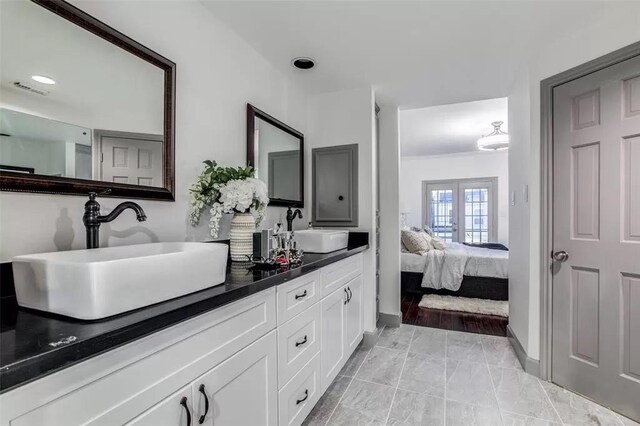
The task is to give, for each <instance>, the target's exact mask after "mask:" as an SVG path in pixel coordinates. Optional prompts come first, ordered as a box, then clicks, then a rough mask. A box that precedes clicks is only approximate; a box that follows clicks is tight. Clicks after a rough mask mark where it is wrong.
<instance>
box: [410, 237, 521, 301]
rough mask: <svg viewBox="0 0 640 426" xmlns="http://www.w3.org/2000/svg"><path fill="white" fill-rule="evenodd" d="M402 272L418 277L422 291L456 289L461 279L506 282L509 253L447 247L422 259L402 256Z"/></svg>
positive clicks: (432, 251) (415, 255)
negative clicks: (467, 277) (503, 280)
mask: <svg viewBox="0 0 640 426" xmlns="http://www.w3.org/2000/svg"><path fill="white" fill-rule="evenodd" d="M401 258H402V271H405V272H418V273H422V274H423V277H422V287H429V288H436V289H440V288H445V289H448V290H452V291H457V290H458V289H460V284H461V283H462V277H463V275H467V276H472V277H489V278H508V263H509V252H508V251H503V250H491V249H486V248H480V247H470V246H466V245H464V244H460V243H448V244H447V248H446V249H445V250H430V251H428V252H427V253H425V254H424V255H419V254H412V253H402V256H401Z"/></svg>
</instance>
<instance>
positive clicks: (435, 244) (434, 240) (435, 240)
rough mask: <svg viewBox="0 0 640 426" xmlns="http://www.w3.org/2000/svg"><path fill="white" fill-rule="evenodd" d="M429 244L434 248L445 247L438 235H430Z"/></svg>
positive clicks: (442, 248)
mask: <svg viewBox="0 0 640 426" xmlns="http://www.w3.org/2000/svg"><path fill="white" fill-rule="evenodd" d="M431 246H432V247H433V248H434V249H435V250H444V249H445V248H447V245H446V244H445V242H444V241H442V240H441V239H440V238H438V237H431Z"/></svg>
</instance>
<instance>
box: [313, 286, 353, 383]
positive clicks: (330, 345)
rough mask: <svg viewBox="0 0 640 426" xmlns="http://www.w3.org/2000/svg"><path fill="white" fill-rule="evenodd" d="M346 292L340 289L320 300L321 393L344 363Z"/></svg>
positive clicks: (343, 288)
mask: <svg viewBox="0 0 640 426" xmlns="http://www.w3.org/2000/svg"><path fill="white" fill-rule="evenodd" d="M346 301H347V292H346V291H345V287H342V288H340V289H338V290H336V291H335V292H333V293H331V294H330V295H329V296H327V297H325V298H324V300H322V302H321V303H322V305H321V310H322V313H321V315H322V346H321V349H320V350H321V355H322V391H323V392H324V391H325V390H326V389H327V387H329V384H331V382H332V381H333V379H334V378H335V377H336V376H337V375H338V372H339V371H340V369H341V368H342V365H343V364H344V362H345V361H346V348H345V342H346V338H345V334H344V332H345V311H346V310H345V308H344V305H345V303H346Z"/></svg>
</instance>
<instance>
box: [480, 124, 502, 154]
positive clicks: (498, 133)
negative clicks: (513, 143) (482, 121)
mask: <svg viewBox="0 0 640 426" xmlns="http://www.w3.org/2000/svg"><path fill="white" fill-rule="evenodd" d="M502 124H503V122H502V121H494V122H493V123H491V125H492V126H493V132H491V133H490V134H488V135H486V136H483V137H481V138H480V139H478V149H479V150H481V151H503V150H505V149H509V135H508V134H507V133H505V132H503V131H502V130H501V129H500V126H502Z"/></svg>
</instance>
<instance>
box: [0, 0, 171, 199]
mask: <svg viewBox="0 0 640 426" xmlns="http://www.w3.org/2000/svg"><path fill="white" fill-rule="evenodd" d="M0 8H1V10H0V54H1V58H0V59H1V61H0V76H1V80H0V133H1V136H0V170H1V171H11V172H19V173H28V174H34V175H45V176H56V177H67V178H76V179H90V180H94V181H103V182H115V183H124V184H133V185H142V186H151V187H162V186H163V180H164V176H163V170H164V167H163V164H164V162H163V161H164V159H163V155H164V149H163V144H164V140H163V138H164V136H163V134H164V119H165V117H164V101H165V71H164V70H163V69H162V68H159V67H158V66H156V65H154V64H152V63H150V62H148V61H146V60H143V59H141V58H140V57H138V56H136V55H133V54H132V53H129V52H128V51H126V50H123V49H122V48H121V47H119V46H117V45H115V44H112V43H111V42H109V41H107V40H105V39H103V38H101V37H99V36H97V35H95V34H93V33H91V32H89V31H87V30H86V29H84V28H82V27H80V26H78V25H76V24H74V23H72V22H70V21H68V20H66V19H65V18H63V17H61V16H58V15H57V14H55V13H53V12H51V11H49V10H47V9H45V8H44V7H42V6H40V5H38V4H36V3H33V2H30V1H26V0H19V1H10V2H7V1H2V2H0Z"/></svg>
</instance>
